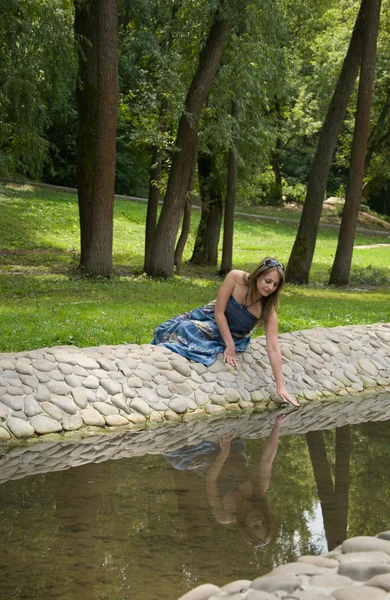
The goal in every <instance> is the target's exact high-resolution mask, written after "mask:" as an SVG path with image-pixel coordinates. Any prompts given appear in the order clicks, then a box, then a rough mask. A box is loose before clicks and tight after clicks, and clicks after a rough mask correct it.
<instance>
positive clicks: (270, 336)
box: [265, 311, 299, 407]
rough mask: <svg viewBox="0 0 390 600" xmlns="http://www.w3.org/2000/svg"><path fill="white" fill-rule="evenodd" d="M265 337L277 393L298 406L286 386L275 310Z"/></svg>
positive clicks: (266, 327) (268, 323)
mask: <svg viewBox="0 0 390 600" xmlns="http://www.w3.org/2000/svg"><path fill="white" fill-rule="evenodd" d="M265 339H266V343H267V354H268V358H269V362H270V364H271V367H272V372H273V374H274V378H275V383H276V393H277V395H278V396H279V398H281V399H282V400H283V401H284V402H289V403H290V404H292V405H293V406H296V407H298V406H299V402H297V401H296V400H295V399H294V398H293V397H292V396H290V394H289V393H288V391H287V390H286V388H285V385H284V381H283V374H282V354H281V352H280V347H279V338H278V316H277V314H276V311H273V313H272V314H271V316H270V318H269V319H268V321H267V323H266V324H265Z"/></svg>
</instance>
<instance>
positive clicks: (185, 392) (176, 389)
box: [168, 383, 192, 396]
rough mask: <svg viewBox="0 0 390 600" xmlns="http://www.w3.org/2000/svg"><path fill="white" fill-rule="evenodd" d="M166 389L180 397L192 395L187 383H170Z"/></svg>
mask: <svg viewBox="0 0 390 600" xmlns="http://www.w3.org/2000/svg"><path fill="white" fill-rule="evenodd" d="M168 388H169V390H170V391H171V392H172V393H173V394H178V395H180V396H190V395H191V394H192V388H191V387H190V386H189V385H188V384H187V383H170V384H169V385H168Z"/></svg>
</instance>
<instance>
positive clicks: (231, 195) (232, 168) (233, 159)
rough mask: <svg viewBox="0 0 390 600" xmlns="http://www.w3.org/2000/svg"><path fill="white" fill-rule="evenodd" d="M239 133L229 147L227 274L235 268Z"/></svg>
mask: <svg viewBox="0 0 390 600" xmlns="http://www.w3.org/2000/svg"><path fill="white" fill-rule="evenodd" d="M237 114H238V107H237V102H235V101H234V100H233V101H232V109H231V115H232V119H233V123H234V126H236V127H237V123H236V121H237ZM238 139H239V138H238V133H237V132H236V133H235V135H233V140H232V143H231V146H230V148H229V156H228V171H227V185H226V198H225V215H224V221H223V245H222V261H221V270H220V273H221V275H222V276H225V275H226V274H227V273H229V271H231V270H232V268H233V234H234V211H235V208H236V195H237V150H238Z"/></svg>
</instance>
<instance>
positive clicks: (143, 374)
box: [134, 368, 153, 381]
mask: <svg viewBox="0 0 390 600" xmlns="http://www.w3.org/2000/svg"><path fill="white" fill-rule="evenodd" d="M134 376H135V377H139V378H140V379H141V381H153V377H152V376H151V374H150V373H148V372H147V371H145V370H144V369H140V368H138V369H135V371H134Z"/></svg>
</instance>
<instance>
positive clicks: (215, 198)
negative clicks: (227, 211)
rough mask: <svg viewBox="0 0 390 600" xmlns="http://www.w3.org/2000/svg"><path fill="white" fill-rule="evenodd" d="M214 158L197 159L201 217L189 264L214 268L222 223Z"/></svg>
mask: <svg viewBox="0 0 390 600" xmlns="http://www.w3.org/2000/svg"><path fill="white" fill-rule="evenodd" d="M215 171H216V164H215V157H212V156H209V155H207V156H200V157H199V159H198V175H199V191H200V198H201V204H202V209H201V215H200V222H199V226H198V231H197V234H196V240H195V245H194V251H193V253H192V257H191V262H192V263H194V264H196V265H211V266H214V265H216V264H217V262H218V243H219V234H220V229H221V222H222V194H221V192H220V190H219V187H218V176H217V174H216V172H215Z"/></svg>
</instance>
